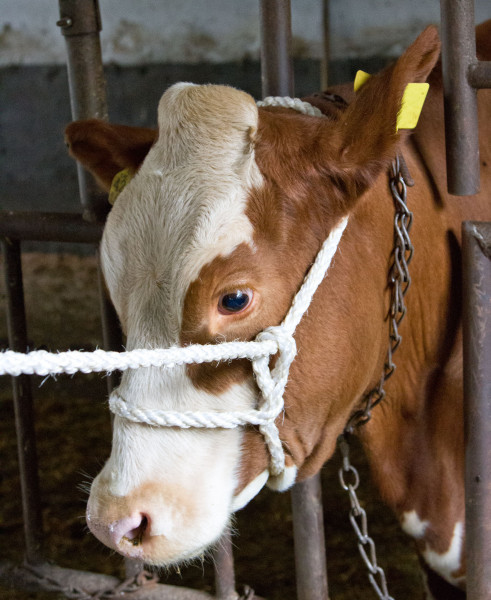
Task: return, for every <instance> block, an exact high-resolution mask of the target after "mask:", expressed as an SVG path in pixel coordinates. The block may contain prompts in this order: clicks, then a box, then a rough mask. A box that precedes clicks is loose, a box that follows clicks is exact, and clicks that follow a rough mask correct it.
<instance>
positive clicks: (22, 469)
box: [2, 238, 43, 564]
mask: <svg viewBox="0 0 491 600" xmlns="http://www.w3.org/2000/svg"><path fill="white" fill-rule="evenodd" d="M2 247H3V252H4V258H5V288H6V290H7V327H8V337H9V346H10V348H11V349H12V350H15V351H17V352H26V350H27V328H26V314H25V308H24V288H23V284H22V264H21V254H20V242H19V240H11V239H8V238H4V239H2ZM12 387H13V398H14V410H15V428H16V433H17V452H18V457H19V473H20V484H21V495H22V514H23V519H24V538H25V544H26V559H27V562H28V563H31V564H34V563H37V562H40V561H41V554H42V539H43V524H42V515H41V500H40V494H39V476H38V461H37V452H36V436H35V431H34V411H33V405H32V394H31V382H30V379H29V377H28V376H27V375H21V376H20V377H12Z"/></svg>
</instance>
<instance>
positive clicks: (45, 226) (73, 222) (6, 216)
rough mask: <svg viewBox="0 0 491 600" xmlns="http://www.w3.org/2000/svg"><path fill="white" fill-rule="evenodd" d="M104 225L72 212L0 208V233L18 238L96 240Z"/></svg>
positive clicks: (69, 240) (95, 241)
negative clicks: (86, 219)
mask: <svg viewBox="0 0 491 600" xmlns="http://www.w3.org/2000/svg"><path fill="white" fill-rule="evenodd" d="M103 228H104V224H103V223H94V222H88V221H85V220H84V219H83V218H82V215H79V214H73V213H49V212H36V211H6V210H2V211H0V237H7V238H12V239H17V240H30V241H39V242H74V243H82V244H97V243H98V242H99V241H100V239H101V236H102V230H103Z"/></svg>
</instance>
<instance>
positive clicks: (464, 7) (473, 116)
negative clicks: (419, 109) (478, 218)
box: [440, 0, 480, 196]
mask: <svg viewBox="0 0 491 600" xmlns="http://www.w3.org/2000/svg"><path fill="white" fill-rule="evenodd" d="M440 9H441V24H442V26H441V38H442V69H443V88H444V108H445V141H446V148H447V185H448V191H449V193H450V194H454V195H456V196H467V195H472V194H476V193H477V192H478V191H479V185H480V183H479V181H480V177H479V170H480V165H479V134H478V119H477V92H476V90H475V89H474V88H473V87H472V85H471V84H470V83H469V80H468V73H469V70H470V68H471V67H472V66H473V65H476V63H477V58H476V37H475V22H474V2H473V0H440Z"/></svg>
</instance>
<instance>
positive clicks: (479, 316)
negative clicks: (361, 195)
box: [462, 222, 491, 600]
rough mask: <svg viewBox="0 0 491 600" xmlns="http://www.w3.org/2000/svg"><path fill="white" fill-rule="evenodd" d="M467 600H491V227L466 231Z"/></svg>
mask: <svg viewBox="0 0 491 600" xmlns="http://www.w3.org/2000/svg"><path fill="white" fill-rule="evenodd" d="M462 257H463V330H464V402H465V411H464V420H465V432H466V481H465V491H466V552H467V598H468V600H481V599H483V598H491V519H490V515H491V493H490V491H491V222H489V223H474V222H465V223H463V226H462Z"/></svg>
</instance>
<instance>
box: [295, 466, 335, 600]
mask: <svg viewBox="0 0 491 600" xmlns="http://www.w3.org/2000/svg"><path fill="white" fill-rule="evenodd" d="M291 494H292V512H293V535H294V539H295V573H296V578H297V599H298V600H325V599H326V598H328V595H329V593H328V588H327V568H326V546H325V542H324V516H323V511H322V490H321V483H320V476H319V475H316V476H314V477H311V478H310V479H307V480H306V481H304V482H302V483H297V485H295V486H294V487H293V488H292V492H291Z"/></svg>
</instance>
